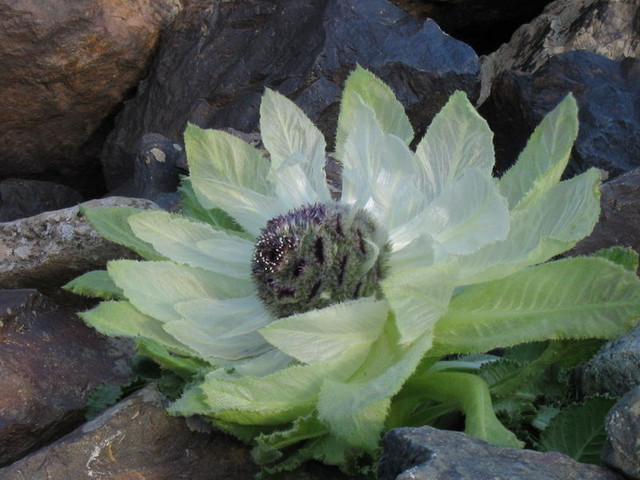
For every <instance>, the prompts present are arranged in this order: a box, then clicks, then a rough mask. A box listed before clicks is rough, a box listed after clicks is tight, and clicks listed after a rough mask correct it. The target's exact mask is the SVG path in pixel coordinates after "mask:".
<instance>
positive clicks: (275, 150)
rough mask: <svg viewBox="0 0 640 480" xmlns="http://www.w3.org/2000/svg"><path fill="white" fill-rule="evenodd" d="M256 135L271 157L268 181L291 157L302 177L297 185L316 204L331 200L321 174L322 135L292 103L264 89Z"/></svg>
mask: <svg viewBox="0 0 640 480" xmlns="http://www.w3.org/2000/svg"><path fill="white" fill-rule="evenodd" d="M260 132H261V134H262V141H263V142H264V145H265V147H266V148H267V150H268V151H269V153H270V155H271V171H270V177H269V178H270V179H272V180H273V179H274V178H276V177H277V175H278V174H279V172H280V171H281V167H282V164H283V163H285V162H289V163H291V158H292V157H293V158H295V159H296V160H295V164H296V165H299V166H300V172H301V173H303V174H304V180H303V179H302V178H299V179H298V181H300V182H302V183H305V184H307V185H308V188H310V189H311V190H312V191H313V192H314V193H315V195H312V196H315V197H316V199H317V200H318V201H320V202H325V201H329V200H330V199H331V195H330V193H329V187H328V186H327V179H326V175H325V171H324V167H325V161H326V159H325V148H326V143H325V140H324V135H323V134H322V132H320V130H318V128H317V127H316V126H315V125H314V124H313V122H311V120H309V118H308V117H307V116H306V115H305V114H304V112H303V111H302V110H301V109H300V108H299V107H298V106H297V105H296V104H295V103H293V102H292V101H291V100H289V99H288V98H287V97H285V96H284V95H281V94H279V93H277V92H275V91H273V90H269V89H267V90H266V91H265V93H264V96H263V97H262V103H261V104H260ZM299 205H300V204H297V205H292V206H291V208H295V207H298V206H299Z"/></svg>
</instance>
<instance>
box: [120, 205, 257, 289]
mask: <svg viewBox="0 0 640 480" xmlns="http://www.w3.org/2000/svg"><path fill="white" fill-rule="evenodd" d="M129 224H130V225H131V228H132V230H133V232H134V233H135V234H136V235H137V236H138V237H139V238H141V239H143V240H145V241H147V242H149V243H150V244H151V245H153V247H154V248H155V249H156V250H157V251H158V252H160V253H161V254H162V255H164V256H165V257H167V258H170V259H171V260H173V261H175V262H178V263H185V264H188V265H192V266H195V267H201V268H205V269H207V270H212V271H214V272H218V273H222V274H225V275H229V276H231V277H239V278H245V279H248V278H249V275H250V263H251V255H252V252H253V243H252V242H250V241H249V240H246V239H244V238H241V237H239V236H237V235H230V234H228V233H226V232H224V231H223V230H216V229H214V228H213V227H211V226H210V225H208V224H206V223H201V222H194V221H191V220H189V219H187V218H186V217H180V216H177V215H170V214H169V213H167V212H144V213H141V214H139V215H134V216H132V217H129Z"/></svg>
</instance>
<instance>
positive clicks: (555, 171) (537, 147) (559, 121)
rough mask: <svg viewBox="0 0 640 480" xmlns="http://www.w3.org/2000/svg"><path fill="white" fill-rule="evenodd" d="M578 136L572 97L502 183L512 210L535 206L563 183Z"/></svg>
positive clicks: (551, 114) (543, 126)
mask: <svg viewBox="0 0 640 480" xmlns="http://www.w3.org/2000/svg"><path fill="white" fill-rule="evenodd" d="M577 135H578V106H577V104H576V101H575V99H574V98H573V95H571V94H569V95H567V97H566V98H565V99H564V100H563V101H562V102H560V103H559V104H558V106H557V107H556V108H555V109H553V110H552V111H551V112H549V113H548V114H547V115H546V116H545V118H544V119H543V120H542V122H541V123H540V125H538V127H537V128H536V129H535V130H534V132H533V134H532V135H531V137H530V138H529V141H528V143H527V146H526V147H525V149H524V150H523V151H522V153H521V154H520V156H519V157H518V161H517V162H516V163H515V164H514V165H513V166H512V167H511V168H510V169H509V170H508V171H507V172H506V173H505V174H504V175H503V177H502V178H501V179H500V191H501V192H502V194H503V195H504V196H505V197H507V200H508V201H509V207H510V208H511V209H514V210H520V209H523V208H525V207H527V206H528V205H529V204H531V203H534V202H536V201H537V200H538V199H540V198H541V197H542V196H543V195H544V194H545V193H546V192H547V191H548V190H549V189H550V188H551V187H553V186H554V185H555V184H557V183H558V182H559V181H560V177H561V175H562V172H564V169H565V168H566V166H567V162H568V161H569V154H570V153H571V147H572V146H573V142H574V141H575V139H576V137H577Z"/></svg>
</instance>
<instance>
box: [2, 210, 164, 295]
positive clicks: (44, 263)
mask: <svg viewBox="0 0 640 480" xmlns="http://www.w3.org/2000/svg"><path fill="white" fill-rule="evenodd" d="M82 206H83V207H86V208H102V207H133V208H140V209H158V208H159V207H158V206H157V205H156V204H154V203H153V202H150V201H149V200H143V199H134V198H123V197H108V198H104V199H100V200H90V201H88V202H84V203H83V204H82ZM133 257H135V255H134V254H133V252H131V251H130V250H129V249H127V248H125V247H123V246H121V245H117V244H115V243H113V242H110V241H109V240H107V239H105V238H103V237H102V236H101V235H100V234H98V232H96V231H95V229H94V228H93V227H92V226H91V225H90V224H89V222H87V220H86V218H85V217H84V216H83V215H82V214H81V213H80V209H79V207H78V206H74V207H69V208H65V209H61V210H54V211H52V212H44V213H41V214H39V215H35V216H33V217H28V218H21V219H18V220H14V221H12V222H5V223H0V288H5V289H10V288H37V289H38V290H40V291H41V292H42V293H45V294H47V295H50V296H54V297H55V298H56V300H59V301H61V300H63V297H64V300H66V299H67V298H68V296H67V295H64V294H63V292H62V291H61V290H60V287H61V286H62V285H64V284H65V283H67V282H68V281H70V280H71V279H73V278H75V277H77V276H78V275H80V274H82V273H84V272H86V271H89V270H96V269H103V268H104V266H105V265H106V263H107V262H108V261H109V260H113V259H114V258H133ZM68 295H71V294H68Z"/></svg>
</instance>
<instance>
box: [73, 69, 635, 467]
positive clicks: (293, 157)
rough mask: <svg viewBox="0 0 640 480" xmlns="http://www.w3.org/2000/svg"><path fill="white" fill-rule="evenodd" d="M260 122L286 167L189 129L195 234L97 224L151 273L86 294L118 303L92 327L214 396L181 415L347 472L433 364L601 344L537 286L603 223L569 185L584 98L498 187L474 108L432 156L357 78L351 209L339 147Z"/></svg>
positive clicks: (561, 298)
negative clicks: (141, 347) (546, 265)
mask: <svg viewBox="0 0 640 480" xmlns="http://www.w3.org/2000/svg"><path fill="white" fill-rule="evenodd" d="M260 116H261V117H260V118H261V120H260V128H261V133H262V139H263V142H264V145H265V147H266V149H267V150H268V152H269V158H267V157H265V156H263V155H262V154H261V152H260V151H259V150H257V149H256V148H254V147H253V146H251V145H249V144H247V143H245V142H243V141H242V140H240V139H238V138H236V137H234V136H232V135H230V134H228V133H225V132H222V131H214V130H203V129H200V128H199V127H197V126H194V125H189V126H188V127H187V129H186V131H185V146H186V152H187V157H188V162H189V167H190V177H189V179H188V180H186V181H185V182H184V185H183V193H184V195H185V204H184V206H185V213H186V214H187V215H186V216H179V215H173V214H169V213H166V212H142V213H141V212H138V211H133V210H122V209H121V210H111V211H108V212H107V211H105V212H106V213H105V212H100V211H94V212H87V214H88V215H89V218H90V219H92V221H93V223H94V224H95V225H96V226H97V227H98V228H99V229H100V230H101V231H102V233H103V234H104V235H105V236H108V237H109V236H110V237H109V238H112V239H114V240H116V241H119V242H121V243H124V244H126V245H129V246H130V247H132V248H134V249H135V250H136V251H138V252H139V253H141V254H142V255H143V256H144V257H145V258H146V259H147V261H144V262H137V261H130V260H118V261H113V262H111V263H110V264H109V265H108V272H103V273H98V274H97V275H96V277H95V278H92V279H84V281H83V280H80V279H79V280H78V281H76V283H75V284H74V286H75V288H76V289H77V290H82V289H83V288H84V289H85V291H87V290H88V291H90V292H93V293H96V292H98V294H99V293H100V292H102V294H103V295H105V293H104V292H107V293H108V295H109V296H111V297H115V298H116V299H118V300H117V301H111V302H103V303H102V304H101V305H100V306H98V307H97V308H96V309H94V310H92V311H90V312H86V313H85V314H83V317H84V318H85V320H86V321H87V322H89V323H90V324H92V325H94V326H95V327H96V328H98V329H99V330H101V331H103V332H106V333H110V334H119V335H129V336H134V337H138V338H142V339H143V340H144V342H146V343H145V345H146V349H147V351H148V352H150V354H151V355H152V356H154V357H155V358H157V359H158V361H159V362H160V363H161V364H163V365H165V366H168V368H172V369H175V370H178V371H180V372H184V371H187V372H191V373H192V374H193V375H195V374H196V373H197V375H195V377H197V376H198V375H199V376H200V377H201V378H200V380H201V381H199V382H196V383H195V384H193V385H192V386H191V387H190V388H189V389H188V390H187V391H185V393H184V395H183V396H182V397H181V398H180V399H179V400H178V401H176V402H175V403H174V404H173V405H172V407H171V409H172V411H174V412H176V413H181V414H185V415H188V414H203V415H206V416H207V418H209V419H210V420H211V421H212V422H213V423H214V424H216V425H218V426H219V427H220V428H223V429H225V430H227V431H230V432H232V433H234V434H236V435H238V436H239V437H241V438H244V439H247V440H248V439H249V438H252V437H253V436H255V435H257V434H258V433H259V434H260V435H259V436H258V437H256V438H257V441H258V444H259V445H260V446H261V448H262V449H263V451H268V452H271V453H273V451H274V449H277V448H280V446H286V445H288V443H287V439H289V438H303V439H309V442H310V443H309V444H308V445H307V446H306V447H305V448H303V449H302V450H300V451H299V452H298V454H297V456H296V457H295V458H296V459H297V460H291V462H293V463H290V465H293V464H294V463H295V461H302V460H304V459H307V458H318V459H323V460H324V461H327V462H328V463H336V464H342V465H344V464H345V463H346V462H347V458H348V457H349V455H350V454H351V453H352V452H353V451H354V449H355V450H356V451H359V452H362V451H365V452H373V451H375V449H376V448H377V445H378V440H379V436H380V433H381V432H382V431H383V430H384V428H385V421H386V418H387V414H388V412H389V410H390V408H391V407H392V398H394V396H395V395H396V394H398V392H399V391H400V390H401V389H402V387H403V384H404V383H405V381H407V379H408V378H409V377H410V376H412V375H413V376H415V375H418V373H420V372H421V371H424V372H427V371H428V368H429V366H430V365H431V364H432V363H433V362H432V361H429V360H428V359H434V358H437V357H438V355H443V354H450V353H465V352H480V351H484V350H488V349H490V348H494V347H497V346H509V345H514V344H516V343H520V342H525V341H534V340H539V339H544V338H550V337H553V338H573V337H584V336H589V335H590V334H591V333H592V332H589V331H586V330H587V329H586V328H585V327H584V323H580V322H578V323H576V320H575V318H573V317H571V316H570V315H568V314H567V313H566V312H568V311H569V310H570V309H567V308H564V307H565V306H566V305H565V303H566V302H568V301H569V302H570V301H576V302H579V301H583V300H584V299H583V298H582V297H580V295H577V296H576V295H573V296H572V294H568V295H567V294H565V293H566V292H565V293H562V292H560V290H562V288H564V285H563V280H562V278H561V277H562V275H558V274H549V275H548V276H547V277H544V278H551V284H550V287H549V292H554V293H549V294H547V293H545V294H544V295H543V294H541V293H539V292H536V289H537V288H538V287H536V286H534V287H531V284H530V283H529V282H531V279H532V278H538V277H536V275H540V274H539V272H540V270H539V268H540V267H536V268H532V269H529V270H526V271H523V269H525V268H527V267H529V266H532V265H537V264H540V263H542V262H545V261H547V260H548V259H550V258H551V257H553V256H555V255H557V254H559V253H561V252H563V251H565V250H567V249H568V248H570V247H571V246H573V245H574V244H575V243H576V242H577V241H578V240H579V239H581V238H582V237H584V236H585V235H587V234H588V233H589V232H590V231H591V229H592V228H593V225H594V223H595V221H596V219H597V217H598V207H599V204H598V192H597V185H598V183H599V173H598V172H597V171H595V170H590V171H587V172H585V173H584V174H582V175H580V176H577V177H575V178H573V179H571V180H568V181H564V182H559V180H560V175H561V174H562V171H563V170H564V168H565V166H566V163H567V160H568V157H569V151H570V149H571V145H572V143H573V141H574V139H575V136H576V134H577V115H576V105H575V102H574V100H573V98H572V97H570V96H569V97H568V98H567V99H566V100H565V101H564V102H562V103H561V104H560V105H559V106H558V107H557V108H556V109H555V110H554V111H553V112H552V113H551V114H550V115H548V116H547V117H546V118H545V120H544V121H543V123H542V124H541V125H540V126H539V127H538V129H537V130H536V132H534V135H533V136H532V138H531V140H530V142H529V144H528V145H527V148H526V149H525V150H524V152H523V153H522V155H521V157H520V159H519V161H518V162H517V163H516V165H515V166H514V167H513V168H512V169H511V170H509V171H508V172H507V173H506V174H505V175H504V176H503V177H502V178H501V179H500V180H496V179H494V178H492V175H491V174H492V169H493V164H494V152H493V145H492V134H491V131H490V129H489V127H488V126H487V124H486V122H485V121H484V120H483V119H482V118H481V117H480V116H479V115H478V114H477V113H476V111H475V110H474V108H473V106H472V105H471V104H470V103H469V101H468V100H467V98H466V96H465V95H464V94H463V93H461V92H457V93H455V94H454V95H453V96H452V97H451V99H450V100H449V102H448V103H447V104H446V105H445V107H444V108H443V109H442V111H441V112H440V113H439V114H438V115H437V116H436V117H435V118H434V120H433V122H432V124H431V126H430V127H429V129H428V131H427V133H426V135H425V136H424V138H422V139H421V140H420V142H418V145H417V148H416V150H415V151H412V150H411V149H410V148H409V144H410V142H411V141H412V139H413V130H412V128H411V125H410V123H409V120H408V118H407V117H406V115H405V113H404V110H403V107H402V105H401V104H400V103H399V102H398V101H397V100H396V99H395V96H394V95H393V93H392V91H391V90H390V89H389V88H388V87H387V86H385V85H384V84H383V83H382V82H381V81H380V80H378V79H377V78H376V77H375V76H374V75H372V74H371V73H370V72H368V71H366V70H364V69H361V68H357V69H356V71H355V72H354V73H353V74H352V75H351V76H350V77H349V79H348V80H347V82H346V85H345V91H344V95H343V99H342V103H341V111H340V116H339V121H338V130H337V135H336V157H337V159H338V160H339V162H340V164H341V166H342V182H341V183H342V189H341V194H340V195H339V198H337V199H334V198H332V195H331V194H330V190H329V187H328V185H327V179H326V175H325V162H326V157H325V148H326V145H325V140H324V137H323V135H322V133H321V132H320V131H319V130H318V129H317V128H316V127H315V126H314V125H313V124H312V122H311V121H310V120H309V119H308V118H307V117H306V116H305V115H304V113H303V112H302V111H301V110H300V109H299V108H298V107H297V106H296V105H295V104H294V103H293V102H291V101H290V100H288V99H287V98H285V97H284V96H282V95H280V94H278V93H276V92H274V91H271V90H267V91H266V93H265V95H264V97H263V100H262V104H261V108H260ZM598 262H599V261H598ZM598 262H596V263H598ZM603 262H604V260H603ZM600 263H601V262H600ZM600 263H598V265H588V266H587V267H588V268H591V269H593V268H596V267H597V268H605V267H603V265H601V264H600ZM558 264H560V262H558ZM583 264H584V262H582V263H580V264H579V265H578V266H575V265H574V264H573V263H571V262H568V263H565V264H560V267H559V269H560V271H562V272H569V273H571V272H573V270H574V269H578V267H579V268H583ZM584 265H586V264H584ZM587 267H584V268H587ZM606 268H610V266H609V265H607V266H606ZM611 268H612V267H611ZM552 270H553V269H552ZM569 273H567V274H569ZM572 274H576V275H579V274H580V272H573V273H572ZM616 274H620V272H618V271H617V270H616ZM554 275H555V276H554ZM100 282H101V283H100ZM501 282H502V283H501ZM505 282H506V283H505ZM536 282H537V285H542V284H544V282H540V281H538V280H536ZM98 283H100V287H99V288H98V287H97V285H98ZM507 285H508V286H509V287H507ZM72 287H73V286H72ZM510 287H513V289H512V290H510ZM634 288H635V287H634ZM99 291H100V292H99ZM594 291H595V290H594ZM510 292H513V293H510ZM555 292H560V293H558V295H557V297H558V298H556V293H555ZM618 294H620V295H623V293H621V292H616V293H615V295H618ZM627 294H629V295H631V293H629V292H626V291H625V292H624V295H627ZM611 295H613V296H615V295H614V294H613V293H612V294H611ZM625 298H626V297H625ZM576 299H577V300H576ZM581 299H582V300H581ZM545 302H547V303H548V304H547V303H545ZM563 302H565V303H563ZM623 303H624V302H623ZM616 305H617V306H618V307H620V308H622V309H624V308H626V304H625V306H623V305H622V303H618V304H616ZM574 306H575V305H574ZM542 307H544V308H542ZM554 308H555V309H557V311H558V312H559V313H558V314H557V316H556V317H554V320H549V318H551V317H553V315H552V313H551V312H552V311H555V310H553V309H554ZM549 309H551V310H549ZM540 311H545V312H546V315H547V317H544V318H542V317H541V318H539V315H538V312H540ZM620 318H622V317H620ZM624 318H628V317H624ZM526 319H532V320H530V321H529V320H526ZM554 322H555V323H554ZM623 323H624V322H622V321H621V322H619V323H616V325H617V326H616V327H613V326H612V328H611V330H606V329H605V328H604V327H601V326H600V327H598V328H600V329H601V330H600V331H598V335H600V336H611V335H615V334H616V333H619V332H620V328H618V327H619V326H620V325H622V324H623ZM612 325H613V324H612ZM625 325H626V324H625ZM627 326H628V325H627ZM625 328H626V327H625ZM150 345H151V347H150ZM185 359H197V360H198V362H200V363H197V364H196V366H194V364H193V363H190V362H191V360H189V361H187V360H185ZM421 361H422V364H420V362H421ZM419 364H420V365H421V367H420V368H418V365H419ZM421 369H422V370H421ZM424 372H423V373H424ZM195 377H193V378H195ZM407 405H413V404H410V403H408V404H407ZM394 408H395V407H394ZM394 411H395V410H394ZM396 417H397V415H396ZM495 422H497V420H495ZM256 429H257V430H256ZM487 431H489V432H490V433H489V434H487V435H489V436H491V435H494V437H491V438H489V439H490V440H495V439H496V438H497V439H499V441H501V442H503V443H508V444H514V443H515V437H513V436H512V434H510V433H505V432H506V430H504V429H502V430H501V429H500V428H497V427H496V428H494V429H488V430H487ZM265 449H266V450H265ZM350 452H351V453H350ZM271 453H270V454H271ZM258 456H259V455H258Z"/></svg>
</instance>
